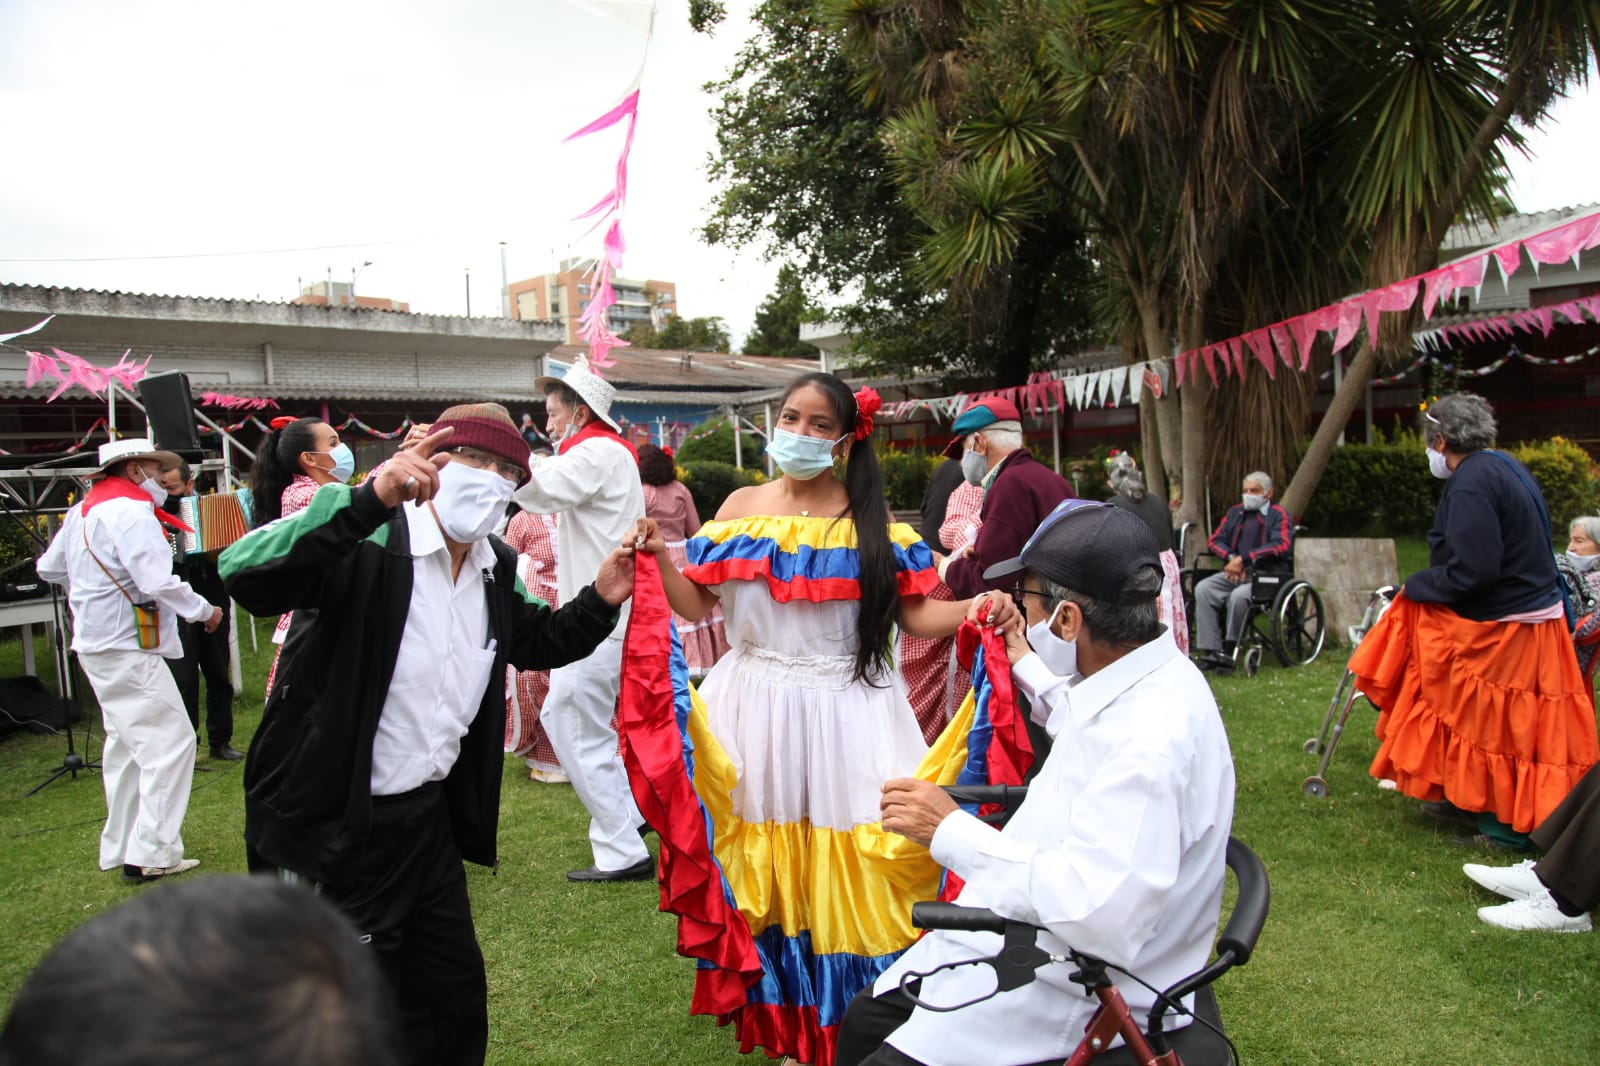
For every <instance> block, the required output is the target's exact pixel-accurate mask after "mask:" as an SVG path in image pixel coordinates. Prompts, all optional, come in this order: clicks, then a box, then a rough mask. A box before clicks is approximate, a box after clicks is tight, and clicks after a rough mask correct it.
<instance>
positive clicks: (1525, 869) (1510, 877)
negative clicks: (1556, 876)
mask: <svg viewBox="0 0 1600 1066" xmlns="http://www.w3.org/2000/svg"><path fill="white" fill-rule="evenodd" d="M1536 861H1537V860H1535V859H1524V860H1523V861H1521V862H1519V863H1517V864H1516V865H1515V866H1484V865H1483V864H1482V863H1476V862H1469V863H1465V864H1464V865H1463V866H1462V867H1461V872H1462V873H1464V874H1466V875H1467V876H1468V877H1470V878H1472V879H1473V880H1474V881H1476V882H1477V883H1478V884H1480V885H1482V886H1483V887H1484V888H1487V889H1488V890H1489V891H1490V892H1493V893H1494V894H1495V895H1497V896H1504V897H1505V898H1506V899H1528V898H1529V897H1531V896H1543V895H1546V894H1547V892H1546V889H1545V887H1544V882H1542V881H1540V880H1539V876H1538V875H1537V874H1535V873H1534V872H1533V864H1534V862H1536Z"/></svg>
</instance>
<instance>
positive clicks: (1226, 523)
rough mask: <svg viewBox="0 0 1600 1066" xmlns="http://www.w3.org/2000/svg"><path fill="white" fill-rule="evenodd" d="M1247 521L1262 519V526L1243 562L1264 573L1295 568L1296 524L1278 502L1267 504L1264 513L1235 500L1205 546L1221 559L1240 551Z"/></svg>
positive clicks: (1260, 520) (1282, 571)
mask: <svg viewBox="0 0 1600 1066" xmlns="http://www.w3.org/2000/svg"><path fill="white" fill-rule="evenodd" d="M1246 522H1257V523H1260V524H1261V526H1262V529H1261V531H1260V532H1261V537H1260V540H1259V541H1258V543H1257V545H1256V547H1254V548H1252V549H1250V552H1249V554H1247V555H1245V556H1244V565H1245V566H1246V567H1247V568H1248V569H1250V570H1252V571H1256V572H1259V573H1264V574H1274V573H1289V572H1291V571H1293V570H1294V524H1293V523H1292V522H1290V521H1289V512H1288V511H1285V510H1284V509H1283V508H1282V507H1279V506H1278V505H1277V504H1275V503H1269V504H1267V510H1266V512H1265V513H1264V514H1263V513H1257V512H1255V511H1247V510H1245V506H1244V504H1242V503H1236V504H1234V505H1233V506H1232V507H1230V508H1228V513H1227V514H1225V515H1223V516H1222V522H1221V524H1220V525H1218V526H1217V531H1216V532H1215V533H1213V534H1211V539H1210V540H1208V541H1206V547H1208V548H1210V549H1211V552H1212V554H1213V555H1216V556H1218V557H1219V558H1222V559H1226V558H1227V557H1228V556H1230V555H1238V554H1239V552H1238V551H1237V548H1238V545H1239V535H1240V533H1242V532H1243V531H1244V528H1245V523H1246Z"/></svg>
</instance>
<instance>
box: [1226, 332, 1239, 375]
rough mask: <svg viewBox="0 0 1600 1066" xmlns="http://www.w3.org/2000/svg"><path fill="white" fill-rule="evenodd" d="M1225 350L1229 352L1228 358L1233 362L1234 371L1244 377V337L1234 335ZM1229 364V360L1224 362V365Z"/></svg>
mask: <svg viewBox="0 0 1600 1066" xmlns="http://www.w3.org/2000/svg"><path fill="white" fill-rule="evenodd" d="M1225 350H1226V351H1227V354H1228V360H1229V361H1230V362H1232V364H1233V370H1232V373H1235V374H1237V375H1239V376H1240V377H1244V338H1243V337H1234V338H1233V339H1232V340H1230V341H1228V343H1227V345H1226V346H1225ZM1227 365H1228V364H1227V362H1225V363H1223V366H1224V367H1226V366H1227Z"/></svg>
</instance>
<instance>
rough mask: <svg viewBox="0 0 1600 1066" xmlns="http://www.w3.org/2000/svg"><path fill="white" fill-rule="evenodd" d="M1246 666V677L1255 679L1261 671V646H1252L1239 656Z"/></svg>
mask: <svg viewBox="0 0 1600 1066" xmlns="http://www.w3.org/2000/svg"><path fill="white" fill-rule="evenodd" d="M1239 658H1240V659H1241V660H1242V662H1243V665H1244V676H1245V677H1255V676H1256V674H1258V673H1259V672H1260V671H1261V645H1259V644H1252V645H1251V646H1250V647H1248V648H1246V649H1245V650H1244V651H1242V652H1241V653H1240V654H1239Z"/></svg>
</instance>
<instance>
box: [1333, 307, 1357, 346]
mask: <svg viewBox="0 0 1600 1066" xmlns="http://www.w3.org/2000/svg"><path fill="white" fill-rule="evenodd" d="M1333 312H1334V336H1333V350H1334V351H1336V352H1338V351H1343V350H1344V348H1345V346H1346V345H1348V344H1349V343H1350V342H1351V341H1352V340H1354V339H1355V336H1356V333H1357V331H1359V330H1360V329H1361V303H1360V301H1359V300H1344V301H1341V302H1339V303H1336V304H1334V305H1333Z"/></svg>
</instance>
